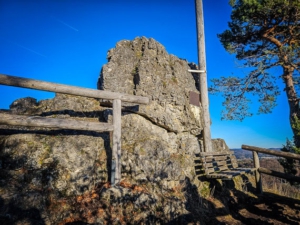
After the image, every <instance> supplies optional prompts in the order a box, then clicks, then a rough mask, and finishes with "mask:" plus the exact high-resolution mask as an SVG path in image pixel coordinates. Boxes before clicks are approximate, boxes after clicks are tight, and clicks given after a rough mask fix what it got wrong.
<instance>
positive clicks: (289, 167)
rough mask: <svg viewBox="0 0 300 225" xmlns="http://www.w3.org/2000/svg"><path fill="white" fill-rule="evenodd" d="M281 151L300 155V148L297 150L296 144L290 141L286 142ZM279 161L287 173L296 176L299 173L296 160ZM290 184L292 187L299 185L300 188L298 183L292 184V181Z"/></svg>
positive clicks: (281, 159)
mask: <svg viewBox="0 0 300 225" xmlns="http://www.w3.org/2000/svg"><path fill="white" fill-rule="evenodd" d="M281 151H283V152H290V153H297V154H300V148H297V147H296V146H295V143H293V142H292V141H290V140H287V141H286V145H284V146H283V148H282V149H281ZM278 161H279V163H280V164H281V165H282V166H283V168H284V172H285V173H288V174H293V175H296V173H297V169H296V168H297V162H296V160H294V159H283V158H280V159H278ZM290 183H291V184H292V185H297V186H298V185H299V186H300V184H299V183H297V182H292V181H291V182H290Z"/></svg>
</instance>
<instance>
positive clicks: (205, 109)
mask: <svg viewBox="0 0 300 225" xmlns="http://www.w3.org/2000/svg"><path fill="white" fill-rule="evenodd" d="M195 6H196V24H197V41H198V65H199V70H201V71H203V72H201V73H200V74H199V76H200V77H199V90H200V99H201V106H202V111H201V117H202V118H203V141H204V152H213V151H214V150H213V148H212V142H211V131H210V124H211V121H210V114H209V101H208V88H207V73H206V54H205V35H204V15H203V4H202V0H195Z"/></svg>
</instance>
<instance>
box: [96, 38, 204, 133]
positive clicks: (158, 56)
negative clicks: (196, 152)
mask: <svg viewBox="0 0 300 225" xmlns="http://www.w3.org/2000/svg"><path fill="white" fill-rule="evenodd" d="M107 59H108V61H109V62H108V63H107V64H106V65H104V66H103V68H102V71H101V74H100V78H99V81H98V88H99V89H101V90H111V91H117V92H121V93H128V94H134V95H141V96H147V97H149V98H150V99H151V103H150V104H148V105H145V106H144V105H140V107H139V113H140V114H144V115H145V116H147V118H148V119H150V120H151V121H152V122H153V123H155V124H156V125H158V126H161V127H163V128H165V129H166V130H168V131H170V132H175V133H179V132H190V133H192V134H194V135H199V134H200V133H201V130H202V122H201V116H200V115H201V110H200V107H197V106H194V105H191V104H190V97H189V95H190V92H191V91H192V92H196V93H198V91H197V89H196V86H195V80H194V78H193V76H192V75H191V73H190V72H188V69H190V67H189V65H188V62H187V61H186V60H183V59H179V58H178V57H176V56H174V55H170V54H168V53H167V52H166V50H165V48H164V47H163V46H162V45H161V44H160V43H158V42H156V41H155V40H154V39H152V38H150V39H147V38H145V37H142V38H136V39H134V40H133V41H127V40H124V41H120V42H118V43H117V45H116V47H115V48H113V49H111V50H109V52H108V54H107Z"/></svg>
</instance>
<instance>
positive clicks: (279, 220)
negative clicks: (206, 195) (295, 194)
mask: <svg viewBox="0 0 300 225" xmlns="http://www.w3.org/2000/svg"><path fill="white" fill-rule="evenodd" d="M206 204H207V206H208V207H207V208H208V209H209V212H208V213H209V216H208V217H207V220H206V221H205V222H206V224H209V225H211V224H231V225H235V224H249V225H250V224H251V225H256V224H258V225H263V224H276V225H277V224H289V225H292V224H298V225H299V224H300V200H296V199H293V198H288V197H284V196H280V195H276V194H273V193H270V192H264V193H263V194H262V195H254V194H246V193H244V192H241V191H238V190H236V189H232V190H227V191H226V193H225V192H223V193H220V195H219V196H218V198H211V199H208V201H207V202H206Z"/></svg>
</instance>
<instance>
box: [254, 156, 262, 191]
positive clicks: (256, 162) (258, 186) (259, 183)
mask: <svg viewBox="0 0 300 225" xmlns="http://www.w3.org/2000/svg"><path fill="white" fill-rule="evenodd" d="M252 154H253V161H254V168H255V169H256V170H255V181H256V191H257V192H258V193H259V194H262V193H263V187H262V180H261V175H260V172H259V171H258V168H259V167H260V162H259V157H258V153H257V152H256V151H253V152H252Z"/></svg>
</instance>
